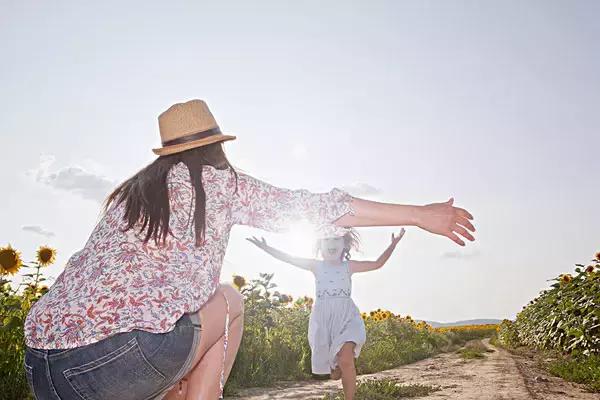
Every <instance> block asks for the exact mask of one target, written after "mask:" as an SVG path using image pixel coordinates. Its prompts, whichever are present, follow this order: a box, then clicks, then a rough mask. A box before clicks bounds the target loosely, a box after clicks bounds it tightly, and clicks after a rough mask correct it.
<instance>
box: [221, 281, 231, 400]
mask: <svg viewBox="0 0 600 400" xmlns="http://www.w3.org/2000/svg"><path fill="white" fill-rule="evenodd" d="M222 293H223V297H224V298H225V304H226V305H227V314H226V315H225V337H224V338H223V365H222V366H221V382H220V388H221V395H220V396H219V398H220V399H222V398H223V390H224V388H225V358H226V357H227V343H228V342H229V301H228V300H227V296H226V295H225V292H222Z"/></svg>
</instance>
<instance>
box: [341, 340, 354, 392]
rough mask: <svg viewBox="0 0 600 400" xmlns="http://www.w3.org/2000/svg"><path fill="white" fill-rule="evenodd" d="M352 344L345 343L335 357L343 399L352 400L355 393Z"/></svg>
mask: <svg viewBox="0 0 600 400" xmlns="http://www.w3.org/2000/svg"><path fill="white" fill-rule="evenodd" d="M355 346H356V344H355V343H354V342H346V343H344V345H343V346H342V349H341V350H340V351H339V353H338V355H337V359H338V365H339V367H340V369H341V370H342V387H343V388H344V399H345V400H354V394H355V393H356V368H355V367H354V347H355Z"/></svg>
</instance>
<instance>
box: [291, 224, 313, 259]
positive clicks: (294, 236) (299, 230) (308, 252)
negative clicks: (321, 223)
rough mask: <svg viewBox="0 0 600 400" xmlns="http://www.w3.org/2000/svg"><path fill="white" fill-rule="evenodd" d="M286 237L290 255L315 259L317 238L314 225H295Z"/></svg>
mask: <svg viewBox="0 0 600 400" xmlns="http://www.w3.org/2000/svg"><path fill="white" fill-rule="evenodd" d="M285 236H286V240H287V241H289V243H288V245H289V250H290V254H294V255H296V256H299V257H315V251H314V250H315V242H316V240H317V236H316V234H315V229H314V226H313V225H311V224H310V223H308V222H305V221H302V222H298V223H295V224H294V225H293V226H292V227H291V228H290V231H289V232H288V233H287V234H286V235H285Z"/></svg>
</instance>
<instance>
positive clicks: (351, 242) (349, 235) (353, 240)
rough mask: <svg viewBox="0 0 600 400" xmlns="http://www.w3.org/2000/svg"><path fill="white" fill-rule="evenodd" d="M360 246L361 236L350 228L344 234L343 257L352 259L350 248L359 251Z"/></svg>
mask: <svg viewBox="0 0 600 400" xmlns="http://www.w3.org/2000/svg"><path fill="white" fill-rule="evenodd" d="M359 246H360V236H359V235H358V232H356V230H354V229H350V230H349V231H348V232H346V234H345V235H344V250H342V259H344V260H346V261H348V260H350V257H351V256H350V250H352V249H354V250H356V251H358V248H359Z"/></svg>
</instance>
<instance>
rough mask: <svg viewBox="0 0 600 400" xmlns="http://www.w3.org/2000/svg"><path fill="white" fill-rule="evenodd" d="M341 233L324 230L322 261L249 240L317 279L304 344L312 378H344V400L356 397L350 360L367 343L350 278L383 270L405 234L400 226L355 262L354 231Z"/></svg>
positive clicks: (319, 246)
mask: <svg viewBox="0 0 600 400" xmlns="http://www.w3.org/2000/svg"><path fill="white" fill-rule="evenodd" d="M336 230H337V231H339V229H328V231H329V232H323V233H322V236H323V237H322V238H321V239H319V241H318V248H319V252H320V254H321V257H322V260H317V259H305V258H299V257H294V256H291V255H289V254H287V253H284V252H283V251H280V250H277V249H275V248H273V247H271V246H269V245H268V244H267V242H266V240H265V239H264V238H261V239H260V240H259V239H257V238H256V237H252V238H248V240H249V241H250V242H252V243H253V244H255V245H256V246H258V247H259V248H261V249H262V250H264V251H266V252H267V253H269V254H270V255H272V256H273V257H275V258H277V259H279V260H281V261H284V262H286V263H288V264H292V265H294V266H296V267H299V268H302V269H305V270H308V271H311V272H312V273H313V274H314V276H315V286H316V301H315V304H314V307H313V309H312V312H311V314H310V320H309V324H308V342H309V344H310V349H311V353H312V357H311V365H312V372H313V373H314V374H329V373H330V374H331V377H332V378H333V379H339V378H340V376H341V378H342V386H343V388H344V397H345V398H346V399H347V400H352V399H354V393H355V392H356V368H355V366H354V358H358V356H359V354H360V349H361V348H362V346H363V344H364V343H365V340H366V331H365V324H364V322H363V320H362V318H361V316H360V312H359V311H358V308H357V307H356V305H355V304H354V301H352V297H351V296H352V280H351V276H352V274H354V273H356V272H367V271H373V270H376V269H379V268H381V267H382V266H383V265H384V264H385V263H386V262H387V260H388V259H389V258H390V256H391V255H392V252H393V251H394V249H395V248H396V245H397V244H398V242H400V240H401V239H402V237H403V236H404V233H405V230H404V228H402V230H401V231H400V233H399V234H398V235H397V236H396V235H394V234H392V241H391V243H390V245H389V246H388V247H387V249H385V251H384V252H383V253H382V254H381V255H380V256H379V258H378V259H377V260H375V261H354V260H351V259H350V251H351V250H352V249H356V248H357V247H358V237H357V235H356V233H355V231H353V230H349V231H347V232H345V233H344V234H343V236H339V235H335V231H336Z"/></svg>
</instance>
